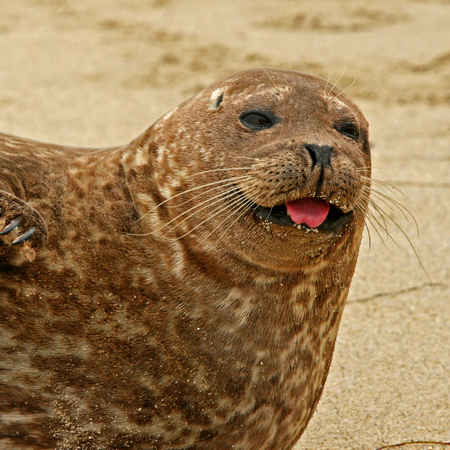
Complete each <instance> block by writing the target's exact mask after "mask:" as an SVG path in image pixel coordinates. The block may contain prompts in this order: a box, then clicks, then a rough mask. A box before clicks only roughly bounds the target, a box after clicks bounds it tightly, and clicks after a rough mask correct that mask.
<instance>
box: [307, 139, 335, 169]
mask: <svg viewBox="0 0 450 450" xmlns="http://www.w3.org/2000/svg"><path fill="white" fill-rule="evenodd" d="M303 147H304V148H305V150H306V151H307V152H308V153H309V156H310V157H311V161H312V166H313V167H315V165H316V164H319V165H321V166H322V167H323V166H329V165H330V159H331V157H330V155H331V152H332V151H333V147H330V146H329V145H316V144H305V145H304V146H303Z"/></svg>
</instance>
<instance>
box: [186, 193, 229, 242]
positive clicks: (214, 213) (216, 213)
mask: <svg viewBox="0 0 450 450" xmlns="http://www.w3.org/2000/svg"><path fill="white" fill-rule="evenodd" d="M233 194H234V195H237V192H233ZM229 207H230V206H229V205H224V206H223V207H221V206H219V207H218V208H216V209H215V210H214V211H213V214H212V215H209V216H208V217H207V218H206V219H205V220H203V221H202V222H200V223H199V224H198V225H197V226H195V227H194V228H193V229H192V230H189V231H188V232H187V233H185V234H183V235H182V236H179V237H178V238H177V240H178V239H181V238H183V237H185V236H187V235H188V234H190V233H192V232H193V231H195V230H196V229H197V228H198V227H200V226H201V225H203V224H204V223H206V222H207V221H208V220H211V219H212V218H214V217H216V216H217V215H218V214H220V213H221V212H223V211H225V210H226V209H229ZM216 228H217V227H216ZM202 242H203V241H202Z"/></svg>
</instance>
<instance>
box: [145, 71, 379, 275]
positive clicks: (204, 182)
mask: <svg viewBox="0 0 450 450" xmlns="http://www.w3.org/2000/svg"><path fill="white" fill-rule="evenodd" d="M160 129H163V130H164V133H159V132H158V131H159V130H160ZM151 132H152V133H154V138H153V152H154V158H153V161H152V165H154V169H155V171H154V172H153V173H154V174H155V182H156V185H157V187H158V190H159V192H160V194H161V200H162V201H161V206H160V207H159V208H158V209H152V207H151V205H150V206H149V207H148V208H147V210H145V208H144V210H143V211H142V213H147V212H148V211H149V210H150V211H151V212H152V213H151V214H148V219H150V220H151V224H150V227H151V229H152V230H156V232H157V233H161V234H162V235H166V236H169V235H171V236H173V237H177V238H179V237H181V236H190V237H191V238H192V239H196V240H197V241H198V242H197V244H198V243H199V242H201V243H202V244H203V246H204V248H206V249H207V248H212V247H214V249H216V250H217V249H219V248H220V249H225V250H226V251H227V252H232V253H236V252H242V253H243V254H245V257H246V258H247V259H251V260H252V261H253V262H255V263H257V264H259V265H263V266H265V267H268V268H276V269H277V270H279V269H282V270H283V269H284V270H288V271H290V270H296V269H297V268H298V264H300V265H302V266H304V265H305V263H306V262H308V263H309V262H311V258H315V257H318V256H320V255H322V256H323V255H324V253H325V254H326V253H329V252H330V251H335V250H336V245H339V243H342V242H343V241H344V240H346V241H349V240H350V241H351V240H352V239H356V240H357V241H358V242H359V240H360V238H361V231H362V228H363V223H364V218H365V213H366V210H367V202H368V192H369V178H370V150H369V143H368V123H367V121H366V119H365V118H364V116H363V115H362V113H361V111H360V110H359V108H358V107H357V106H356V105H355V104H354V103H353V102H352V101H351V100H350V99H349V98H348V97H347V95H346V94H345V93H344V92H343V91H341V90H340V89H339V88H337V87H335V86H333V85H331V84H330V83H329V82H327V81H326V80H323V79H321V78H318V77H315V76H312V75H307V74H303V73H299V72H294V71H287V70H278V69H254V70H249V71H245V72H240V73H236V74H234V75H232V76H230V77H228V78H225V79H223V80H221V81H219V82H217V83H215V84H213V85H212V86H210V87H209V88H207V89H206V90H204V91H203V92H201V93H200V94H198V95H197V96H195V97H193V98H192V99H190V100H188V101H187V102H185V103H184V104H182V105H181V106H179V107H178V108H176V109H175V110H174V111H172V112H171V113H169V114H167V115H166V116H164V117H163V118H162V119H161V120H160V121H159V122H157V123H156V124H155V126H154V127H152V129H151ZM249 233H250V234H249ZM293 235H294V236H295V238H293V237H294V236H293ZM243 236H247V237H246V238H243ZM249 236H252V238H251V239H249ZM237 240H239V245H236V243H237ZM312 243H314V245H311V244H312ZM348 243H349V242H348ZM304 258H307V261H305V259H304Z"/></svg>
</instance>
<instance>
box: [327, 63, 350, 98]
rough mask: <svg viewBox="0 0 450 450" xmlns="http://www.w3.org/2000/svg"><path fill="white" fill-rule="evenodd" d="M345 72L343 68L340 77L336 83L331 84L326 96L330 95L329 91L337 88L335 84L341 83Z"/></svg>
mask: <svg viewBox="0 0 450 450" xmlns="http://www.w3.org/2000/svg"><path fill="white" fill-rule="evenodd" d="M346 70H347V68H346V67H344V70H343V71H342V74H341V76H340V77H339V78H338V79H337V81H336V83H334V84H333V86H332V87H331V89H330V90H329V91H328V94H327V95H330V94H331V91H332V90H333V89H334V88H335V87H336V86H337V84H338V83H339V81H341V78H342V77H343V76H344V74H345V71H346Z"/></svg>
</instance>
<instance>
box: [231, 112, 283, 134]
mask: <svg viewBox="0 0 450 450" xmlns="http://www.w3.org/2000/svg"><path fill="white" fill-rule="evenodd" d="M239 120H240V121H241V123H242V125H244V126H246V127H247V128H250V129H251V130H253V131H259V130H264V129H266V128H270V127H271V126H273V125H274V124H276V123H278V122H281V119H280V118H279V117H276V116H274V115H273V114H271V113H268V112H265V111H246V112H244V113H242V114H241V115H240V116H239Z"/></svg>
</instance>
